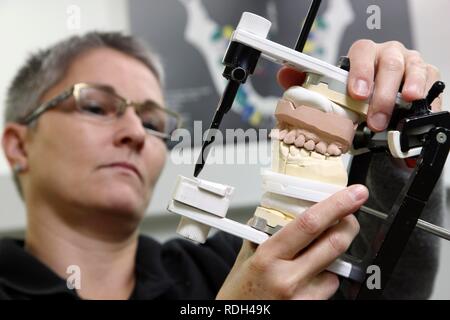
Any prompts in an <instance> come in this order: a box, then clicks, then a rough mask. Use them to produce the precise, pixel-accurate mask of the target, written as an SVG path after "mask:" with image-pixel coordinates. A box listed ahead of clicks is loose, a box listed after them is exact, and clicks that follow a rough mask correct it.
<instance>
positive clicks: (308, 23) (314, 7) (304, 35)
mask: <svg viewBox="0 0 450 320" xmlns="http://www.w3.org/2000/svg"><path fill="white" fill-rule="evenodd" d="M321 2H322V0H313V2H312V3H311V7H310V8H309V11H308V15H307V16H306V20H305V23H304V24H303V27H302V31H301V33H300V36H299V37H298V40H297V43H296V45H295V50H296V51H298V52H303V49H304V48H305V44H306V41H307V40H308V36H309V32H310V31H311V28H312V26H313V24H314V20H315V19H316V16H317V12H319V7H320V3H321Z"/></svg>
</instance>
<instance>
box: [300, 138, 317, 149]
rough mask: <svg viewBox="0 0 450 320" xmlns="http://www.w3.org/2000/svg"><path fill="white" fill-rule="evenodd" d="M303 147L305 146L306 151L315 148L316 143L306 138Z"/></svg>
mask: <svg viewBox="0 0 450 320" xmlns="http://www.w3.org/2000/svg"><path fill="white" fill-rule="evenodd" d="M303 148H305V149H306V150H308V151H313V150H314V149H315V148H316V144H315V143H314V141H313V140H308V141H306V143H305V144H304V145H303Z"/></svg>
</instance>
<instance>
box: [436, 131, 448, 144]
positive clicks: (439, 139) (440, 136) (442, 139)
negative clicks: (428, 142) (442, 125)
mask: <svg viewBox="0 0 450 320" xmlns="http://www.w3.org/2000/svg"><path fill="white" fill-rule="evenodd" d="M436 140H437V142H439V143H445V142H446V141H447V135H446V134H445V133H443V132H439V133H438V134H437V135H436Z"/></svg>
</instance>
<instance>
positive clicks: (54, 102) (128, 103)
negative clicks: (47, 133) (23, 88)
mask: <svg viewBox="0 0 450 320" xmlns="http://www.w3.org/2000/svg"><path fill="white" fill-rule="evenodd" d="M84 88H96V89H100V90H103V91H105V89H108V94H111V95H113V96H114V97H116V98H117V99H119V100H120V101H121V102H122V103H121V104H120V106H119V107H118V110H117V112H116V115H122V114H124V113H125V110H126V108H128V107H133V108H134V110H136V111H137V112H139V109H140V108H141V107H142V106H143V105H144V104H146V103H148V102H151V103H152V105H153V106H154V107H156V108H157V109H159V110H162V111H163V112H166V113H167V114H169V115H171V116H173V117H175V118H176V122H177V125H176V128H175V130H176V129H179V128H180V127H181V124H182V117H181V115H180V114H179V113H178V112H175V111H172V110H169V109H167V108H164V107H162V106H161V105H159V104H158V103H157V102H155V101H153V100H145V101H143V102H140V103H139V102H135V101H132V100H129V99H125V98H124V97H122V96H120V95H118V94H117V92H116V91H115V89H114V88H113V87H111V86H108V85H101V84H91V83H85V82H80V83H76V84H74V85H72V86H71V87H69V88H68V89H66V90H64V91H63V92H62V93H61V94H59V95H57V96H55V97H53V98H52V99H50V100H49V101H47V102H44V103H42V104H41V105H39V106H38V107H37V108H36V109H34V110H33V111H31V112H30V113H29V114H28V115H26V116H25V117H23V118H22V119H20V120H19V121H18V122H19V123H20V124H23V125H29V124H30V123H32V122H33V121H34V120H36V119H37V118H38V117H40V116H41V115H42V114H43V113H44V112H46V111H48V110H50V109H52V108H55V107H57V106H58V105H59V104H61V103H62V102H64V101H65V100H67V99H69V98H70V97H71V96H73V97H74V98H75V103H76V105H77V107H76V108H77V110H78V109H79V108H78V103H79V100H80V91H81V89H84ZM144 129H145V130H146V131H148V132H149V134H152V135H154V136H156V137H159V138H161V139H162V140H164V141H165V142H168V140H169V139H170V136H171V134H167V133H162V132H159V131H156V130H153V129H149V128H145V127H144Z"/></svg>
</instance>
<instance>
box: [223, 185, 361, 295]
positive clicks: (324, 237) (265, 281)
mask: <svg viewBox="0 0 450 320" xmlns="http://www.w3.org/2000/svg"><path fill="white" fill-rule="evenodd" d="M367 197H368V191H367V189H366V188H365V187H364V186H362V185H353V186H351V187H348V188H347V189H344V190H342V191H340V192H337V193H336V194H334V195H333V196H331V197H329V198H328V199H326V200H324V201H322V202H320V203H317V204H315V205H314V206H312V207H311V208H309V209H308V210H306V211H305V212H304V213H302V214H301V215H299V216H298V217H296V218H295V219H294V220H293V221H291V222H290V223H289V224H287V225H286V226H285V227H284V228H282V229H281V230H280V231H278V232H277V233H275V234H274V235H273V236H272V237H270V238H269V239H268V240H266V241H265V242H264V243H262V244H261V245H260V246H259V247H258V248H255V245H254V244H252V243H250V242H247V241H245V242H244V245H243V246H242V249H241V252H240V253H239V256H238V258H237V260H236V263H235V265H234V267H233V269H232V270H231V272H230V274H229V275H228V277H227V279H226V280H225V283H224V285H223V286H222V288H221V290H220V291H219V293H218V295H217V299H328V298H330V297H331V296H332V295H333V294H334V293H335V292H336V290H337V289H338V287H339V279H338V277H337V275H335V274H333V273H331V272H328V271H325V269H326V268H327V267H328V266H329V265H330V264H331V263H332V262H333V261H334V260H336V258H338V257H339V256H340V255H341V254H343V253H344V252H345V251H347V249H348V247H349V246H350V244H351V242H352V241H353V239H354V237H355V236H356V235H357V234H358V232H359V224H358V221H357V220H356V218H355V216H353V214H352V213H353V212H355V211H356V210H357V209H358V208H359V207H360V206H361V205H362V204H363V203H364V202H365V201H366V200H367ZM337 221H339V222H338V223H336V222H337Z"/></svg>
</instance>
